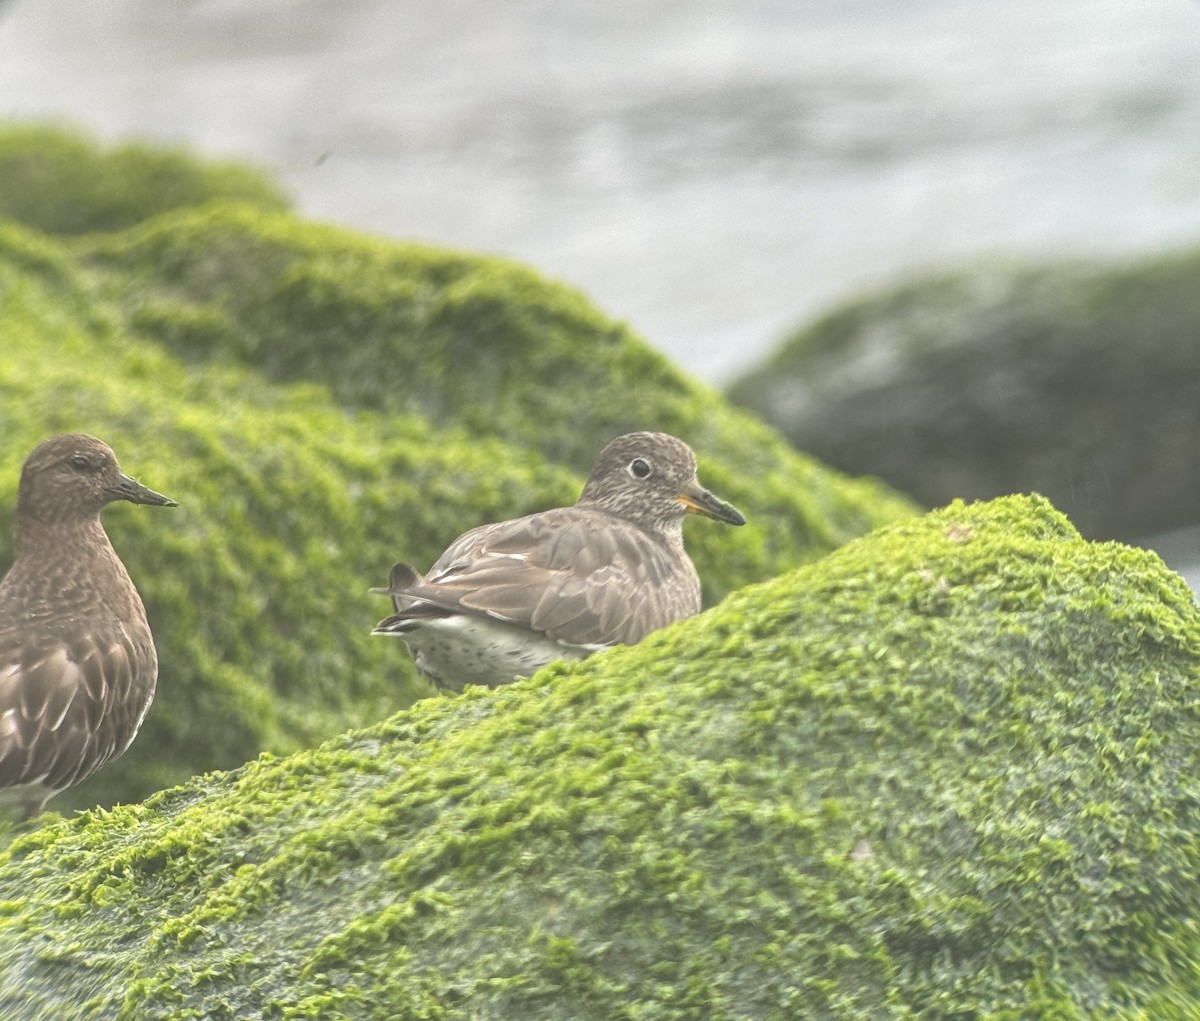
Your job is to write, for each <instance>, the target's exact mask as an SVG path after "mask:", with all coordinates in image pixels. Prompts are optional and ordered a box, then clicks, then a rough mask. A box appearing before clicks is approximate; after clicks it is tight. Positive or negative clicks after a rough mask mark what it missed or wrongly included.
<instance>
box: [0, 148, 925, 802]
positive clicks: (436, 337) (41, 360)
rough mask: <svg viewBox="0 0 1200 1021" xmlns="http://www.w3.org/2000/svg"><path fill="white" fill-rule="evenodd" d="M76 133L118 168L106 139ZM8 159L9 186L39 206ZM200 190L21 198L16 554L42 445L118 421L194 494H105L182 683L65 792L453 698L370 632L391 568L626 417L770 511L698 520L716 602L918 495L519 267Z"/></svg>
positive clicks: (0, 548) (124, 792)
mask: <svg viewBox="0 0 1200 1021" xmlns="http://www.w3.org/2000/svg"><path fill="white" fill-rule="evenodd" d="M35 137H36V138H41V137H42V135H40V134H37V133H35ZM72 144H74V143H72V142H71V141H70V139H67V140H66V141H64V142H63V145H64V146H67V147H69V146H70V145H72ZM7 145H8V147H9V150H10V153H11V151H12V150H13V149H14V143H13V141H12V137H11V136H9V137H8V141H7ZM3 148H4V143H3V136H2V135H0V150H3ZM43 148H44V146H43V147H41V148H39V147H38V146H31V147H30V150H31V155H30V159H33V158H34V156H36V155H37V154H38V153H40V152H41V151H42V149H43ZM128 151H129V152H134V151H136V150H128ZM89 154H91V155H90V156H89ZM76 157H77V159H78V161H80V162H81V163H82V164H84V165H85V166H84V169H86V170H87V171H88V174H86V175H85V176H90V177H96V178H100V177H104V176H105V175H106V174H108V173H109V172H110V170H111V164H110V159H111V154H106V153H105V152H104V151H102V150H93V149H89V148H87V147H82V148H79V150H78V152H77V153H76ZM129 158H130V159H131V160H132V159H133V157H132V156H131V157H129ZM173 158H174V157H173ZM89 159H90V160H91V163H90V164H88V160H89ZM146 159H147V160H148V161H149V162H150V163H151V164H152V165H153V164H154V161H155V160H156V159H157V157H156V156H155V155H154V154H153V153H151V154H149V155H147V156H146ZM3 167H4V164H3V162H2V161H0V194H2V195H6V196H8V198H9V201H10V206H9V208H10V209H23V208H28V207H29V206H30V205H31V203H30V202H28V201H27V202H25V203H24V204H22V203H21V202H20V201H18V199H19V197H20V194H19V193H21V192H22V188H25V187H27V186H26V185H25V184H23V182H24V181H25V180H26V178H25V177H22V176H21V175H14V176H10V177H8V178H5V177H4V172H3ZM196 167H197V168H198V169H195V173H196V174H198V175H201V176H203V168H202V166H201V165H199V164H197V165H196ZM82 172H83V171H82V170H81V173H82ZM137 179H138V175H137V174H130V175H129V176H128V178H127V179H126V180H137ZM112 187H114V188H115V187H116V184H115V183H114V184H113V185H112ZM234 191H235V192H236V189H234ZM200 197H201V198H203V200H204V203H203V204H202V205H200V206H194V205H191V204H188V203H184V204H183V205H184V206H185V207H186V208H179V209H176V210H174V211H172V212H168V213H162V214H160V213H159V207H158V204H157V199H156V197H155V196H154V195H153V194H150V195H148V196H147V197H146V198H145V201H146V203H147V205H146V207H145V208H142V209H140V210H137V209H134V210H133V211H131V212H130V213H129V215H128V217H126V219H127V220H128V222H131V223H136V224H137V226H135V227H132V228H130V229H128V230H125V231H121V232H116V233H96V232H93V233H91V234H89V235H88V236H87V237H84V238H76V239H67V240H62V239H57V238H52V237H50V236H48V235H47V234H45V233H44V232H43V231H42V230H40V229H38V230H35V229H33V228H31V227H30V226H28V225H21V224H18V223H16V222H5V221H3V220H0V352H2V355H0V436H3V444H0V570H3V569H4V568H5V567H7V564H8V563H9V561H10V559H11V545H10V544H11V534H12V523H13V510H14V506H15V499H16V486H17V479H18V474H19V469H20V464H21V461H22V460H23V459H24V457H25V456H26V455H27V454H28V452H29V451H30V450H31V449H32V448H33V447H34V446H35V445H36V443H37V442H38V441H40V440H41V439H43V438H44V437H45V436H47V435H49V434H51V433H54V432H61V431H72V430H83V431H89V432H93V433H96V434H97V435H99V436H101V437H103V438H104V439H106V440H107V441H108V442H110V443H111V444H112V445H113V446H114V448H115V449H116V451H117V453H118V455H119V456H120V457H121V459H122V462H123V464H124V465H125V467H126V468H127V469H128V470H130V471H131V472H134V473H136V474H139V475H141V476H142V477H143V479H144V480H145V481H146V482H147V484H151V485H153V486H154V487H155V488H157V489H159V490H160V491H162V492H166V493H169V494H170V495H171V496H173V497H175V498H176V499H177V500H178V501H179V502H180V507H179V508H177V509H176V510H173V511H171V512H170V513H169V514H159V515H150V514H145V513H139V511H138V509H137V508H133V507H128V506H117V507H113V508H111V509H110V510H109V511H107V512H106V521H107V524H108V528H109V531H110V534H111V535H112V538H113V541H114V544H115V545H116V547H117V549H118V551H119V552H120V553H121V555H122V556H123V558H124V560H125V561H126V563H127V565H128V566H129V569H130V571H131V573H132V575H133V577H134V579H135V581H136V583H137V584H138V587H139V589H140V590H141V592H142V595H143V597H144V599H145V601H146V604H147V608H148V611H149V615H150V620H151V624H152V626H153V628H154V631H155V635H156V638H157V640H158V645H159V652H160V662H161V676H160V684H159V694H158V698H157V701H156V703H155V705H154V707H153V708H152V710H151V712H150V715H149V717H148V718H147V722H146V725H145V727H144V728H143V731H142V734H141V736H140V737H139V738H138V740H137V742H135V744H134V746H133V748H132V749H131V750H130V751H129V752H128V753H127V754H126V755H125V756H124V757H123V758H122V759H121V760H119V761H118V762H117V763H114V764H113V765H111V766H109V767H107V768H106V769H105V770H103V771H102V772H100V773H99V774H97V776H96V777H95V778H93V780H91V781H89V782H88V783H87V784H85V785H83V786H81V787H80V788H78V789H77V790H75V791H72V792H69V793H68V794H65V795H63V796H62V797H60V798H58V799H56V800H55V801H54V802H52V803H51V805H52V807H55V808H58V809H59V810H62V811H65V810H69V809H70V808H71V807H74V806H92V805H96V804H111V803H112V802H113V801H114V800H130V799H138V798H141V797H144V796H145V795H146V794H148V793H150V792H151V791H153V790H157V789H160V788H162V787H164V786H168V785H171V784H174V783H177V782H179V781H180V780H183V779H185V778H186V777H188V776H190V775H192V774H193V773H197V772H204V771H206V770H211V769H217V768H229V767H232V766H236V765H239V764H241V763H243V762H245V761H246V760H247V759H250V758H253V757H254V756H256V755H257V754H258V753H259V752H260V751H265V750H269V751H273V752H276V753H285V752H289V751H294V750H297V749H299V748H302V747H306V746H311V745H313V744H316V743H318V742H319V741H321V740H324V739H326V738H329V737H332V736H333V735H335V734H337V733H340V732H341V731H343V730H346V729H347V728H349V727H354V726H357V727H361V726H364V725H366V724H368V723H371V722H374V721H377V720H380V719H383V718H384V717H386V716H388V715H390V714H391V713H392V712H394V711H395V710H396V709H398V708H400V707H402V706H404V705H407V704H409V703H411V702H412V701H413V700H414V699H415V698H417V697H419V696H420V695H423V694H427V693H428V692H429V689H428V687H427V686H425V684H424V683H423V682H421V681H419V679H418V678H417V677H416V676H415V674H414V672H413V669H412V665H411V660H410V658H409V657H408V656H407V655H406V654H405V653H404V651H403V650H402V649H401V648H399V647H398V644H397V643H394V642H387V641H382V640H380V639H378V638H372V637H370V635H369V634H368V632H369V629H370V627H371V625H372V624H374V622H375V621H376V620H378V619H379V617H381V616H382V615H383V613H384V612H385V611H386V608H387V605H388V604H387V601H386V600H384V599H381V598H380V597H378V596H371V595H369V594H368V593H367V589H368V588H369V587H370V586H372V585H378V584H381V583H383V582H384V581H385V580H386V577H387V571H388V569H389V568H390V566H391V565H392V563H394V562H395V561H396V560H406V561H410V562H412V563H414V564H418V565H421V566H425V565H428V564H429V563H431V562H432V561H433V560H434V559H435V558H436V556H437V555H438V554H439V553H440V552H441V550H442V549H443V548H444V547H445V546H446V545H447V543H448V542H449V541H450V540H451V539H452V538H454V536H455V535H457V534H458V533H459V532H461V531H463V530H465V529H467V528H469V527H472V526H474V525H477V524H480V523H482V522H484V521H489V520H497V519H499V518H504V517H509V516H512V515H516V514H522V513H527V512H530V511H532V510H535V509H537V508H539V507H545V506H551V505H554V504H559V503H566V502H570V501H572V500H573V499H574V498H575V496H576V495H577V494H578V491H579V487H580V485H581V484H582V477H583V474H584V473H585V472H586V469H587V468H588V467H589V466H590V462H591V460H592V459H593V458H594V457H595V454H596V453H597V452H598V451H599V449H600V447H601V446H602V445H603V443H604V442H606V441H607V440H608V439H609V438H611V436H612V435H615V434H616V433H617V432H619V431H621V430H622V429H624V428H630V427H637V428H669V429H672V430H674V431H677V432H679V433H680V434H681V435H682V436H684V437H685V438H686V439H688V440H689V441H691V442H692V443H693V445H694V446H695V447H696V449H697V450H698V452H699V454H700V460H701V472H702V474H703V477H704V478H705V480H706V481H707V482H708V483H709V484H710V485H711V486H712V487H713V488H714V489H717V490H719V491H720V492H721V493H722V494H723V495H725V496H727V497H728V498H729V499H731V500H733V501H734V502H736V503H737V504H738V505H739V506H740V507H742V509H743V510H745V511H746V513H747V514H748V515H749V516H750V518H751V524H750V525H748V526H747V527H746V528H744V529H737V530H735V529H722V528H717V527H705V524H707V523H697V524H695V525H689V527H688V542H689V547H690V548H691V549H692V551H693V554H694V557H695V559H696V561H697V564H698V566H699V568H700V571H701V574H702V576H703V578H704V582H705V598H706V600H707V601H708V603H710V604H711V603H714V602H716V601H718V600H719V599H720V598H722V597H723V596H724V595H725V594H726V593H728V592H730V591H732V590H733V589H735V588H737V587H739V586H741V585H744V584H746V583H747V582H750V581H755V580H760V579H763V578H766V577H769V576H770V575H771V574H773V573H775V572H776V571H778V570H782V569H785V568H787V567H789V566H794V565H796V564H799V563H802V562H805V561H809V560H812V559H814V558H816V557H818V556H820V555H822V554H823V553H824V552H827V551H828V550H829V549H831V548H833V547H835V546H836V545H838V544H840V543H842V542H845V541H846V540H847V539H849V538H851V537H853V536H855V535H859V534H862V533H863V532H865V531H867V530H868V529H870V528H872V527H874V526H876V525H878V524H880V523H882V522H884V521H888V520H894V519H895V518H896V517H899V516H902V515H906V514H908V513H910V512H911V508H910V506H909V505H908V504H907V502H906V501H904V500H902V499H900V498H898V497H896V496H895V495H894V494H892V493H890V492H889V491H888V490H886V489H885V488H884V487H882V486H880V485H878V484H875V483H871V482H858V481H851V480H848V479H846V478H844V477H842V476H839V475H837V474H836V473H833V472H830V471H828V470H826V469H824V468H822V467H821V466H820V465H818V464H817V463H815V462H814V461H812V460H810V459H808V458H805V457H803V456H798V455H796V454H794V453H792V452H791V451H790V449H789V448H788V446H787V444H786V443H785V442H784V441H783V440H782V439H781V438H779V437H778V436H777V435H776V434H774V433H772V432H771V431H770V430H769V429H768V428H767V427H765V426H763V425H762V424H761V423H759V422H757V421H756V420H755V419H753V418H752V417H751V416H749V415H747V414H745V413H742V412H738V411H735V410H732V409H731V408H730V407H729V406H728V405H726V404H725V403H724V402H723V401H722V400H721V399H720V398H719V397H718V396H717V395H716V394H715V393H713V392H712V391H711V390H708V389H706V388H704V387H701V386H698V385H697V384H695V383H693V382H691V381H689V380H688V379H687V378H686V377H684V376H682V375H681V374H680V373H679V372H678V371H677V370H675V369H674V368H672V367H671V366H670V365H669V364H668V363H667V362H666V361H665V360H664V359H662V358H661V357H659V356H658V355H656V354H654V353H653V352H652V351H650V350H649V349H648V348H647V347H646V346H645V345H644V344H643V343H642V342H641V341H639V340H638V339H637V338H635V337H633V336H632V335H631V334H630V333H629V332H628V331H627V330H626V329H624V328H623V327H620V326H618V325H616V324H614V323H612V322H611V321H609V320H607V319H605V317H604V316H602V315H601V314H600V313H599V312H597V311H596V310H595V309H593V308H591V307H590V306H589V305H588V304H587V302H586V301H584V299H583V298H581V297H580V296H579V295H578V294H575V293H574V292H572V291H569V290H568V289H567V288H565V287H562V286H560V285H556V284H551V283H547V282H546V281H544V280H541V279H540V278H538V277H536V276H535V275H534V274H532V273H530V272H529V271H527V270H524V269H522V268H521V267H519V266H515V265H512V264H510V263H505V262H502V261H498V260H492V259H487V258H480V257H476V256H470V255H466V254H462V253H448V252H444V251H439V250H436V249H431V248H426V247H421V246H415V245H397V244H392V243H388V242H384V241H380V240H377V239H371V238H366V237H362V236H361V235H356V234H353V233H350V232H346V231H339V230H334V229H332V228H328V227H321V226H316V225H313V224H309V223H306V222H304V221H302V220H300V219H298V218H296V217H293V216H291V215H289V214H286V213H280V212H277V211H275V210H273V209H272V208H270V204H269V203H267V204H263V203H260V204H259V205H258V206H257V207H251V206H249V205H247V204H246V203H245V202H243V201H239V202H237V203H234V204H229V203H222V202H220V201H218V200H219V199H221V198H222V194H221V193H220V189H219V188H218V187H217V186H216V185H214V186H213V189H210V190H208V191H205V190H203V189H201V190H200ZM234 197H235V198H244V196H238V195H236V194H235V195H234ZM126 198H127V199H128V200H129V201H130V202H134V200H135V198H136V189H133V188H132V186H131V190H130V193H129V194H128V195H126ZM60 200H61V201H62V202H64V203H67V204H70V203H71V202H72V201H75V199H74V198H73V197H72V194H71V193H70V192H67V193H66V194H63V195H61V196H60ZM89 201H90V200H89ZM52 214H53V215H52ZM54 215H57V214H54V211H53V210H51V211H50V212H49V213H47V214H46V216H45V217H43V218H39V217H33V216H31V217H29V219H32V220H34V221H35V226H38V227H44V226H45V220H46V219H51V220H52V219H53V218H54ZM406 302H407V304H406ZM482 309H487V310H488V312H487V314H486V315H485V314H484V313H483V312H482V311H481V310H482ZM435 370H436V371H435ZM439 373H441V376H439ZM439 378H440V379H441V383H439V382H438V379H439ZM622 394H624V395H626V396H627V398H628V399H627V400H626V401H624V402H622V400H621V396H622ZM514 395H516V396H514Z"/></svg>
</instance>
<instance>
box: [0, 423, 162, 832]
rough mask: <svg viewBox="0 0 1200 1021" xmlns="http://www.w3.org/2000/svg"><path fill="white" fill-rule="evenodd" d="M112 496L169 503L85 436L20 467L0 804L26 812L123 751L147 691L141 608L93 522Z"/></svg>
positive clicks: (1, 610)
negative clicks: (122, 469) (133, 476)
mask: <svg viewBox="0 0 1200 1021" xmlns="http://www.w3.org/2000/svg"><path fill="white" fill-rule="evenodd" d="M114 500H128V501H129V502H130V503H141V504H150V505H152V506H158V507H174V506H175V501H174V500H171V499H169V498H168V497H165V496H163V495H162V494H161V493H156V492H154V491H153V490H152V489H147V488H146V487H145V486H143V485H142V484H141V483H139V482H136V481H135V480H134V479H131V478H130V477H129V476H128V475H126V474H125V473H124V472H122V471H121V469H120V467H119V466H118V465H117V458H116V455H114V454H113V452H112V450H111V449H110V448H109V447H108V446H107V444H105V443H102V442H101V441H100V440H98V439H96V438H95V437H94V436H87V435H84V434H82V433H73V434H69V435H65V436H55V437H52V438H51V439H48V440H46V441H44V442H43V443H41V444H39V445H38V447H37V448H36V449H35V450H34V451H33V453H32V454H30V455H29V457H28V459H26V461H25V465H24V467H23V468H22V469H21V481H20V485H19V488H18V491H17V523H16V534H15V540H16V557H15V559H14V561H13V565H12V567H11V568H10V569H9V571H8V573H7V574H6V575H5V576H4V579H3V581H0V805H5V806H9V807H12V806H15V807H16V808H17V809H18V811H19V812H20V813H21V814H22V815H23V816H24V817H25V818H28V817H30V816H32V815H36V814H37V813H38V812H40V811H41V809H42V806H43V805H44V804H45V803H46V801H47V800H48V799H49V798H51V797H52V796H53V795H55V794H57V793H59V792H60V791H62V790H64V789H65V788H67V787H70V786H72V785H74V784H77V783H79V782H80V781H81V780H83V779H84V778H85V777H87V776H88V775H90V774H91V773H92V772H94V771H95V770H96V769H99V768H100V767H101V766H103V765H104V764H105V763H106V762H108V761H109V760H111V759H114V758H116V757H117V756H118V755H120V754H121V753H122V752H123V751H125V749H126V748H128V747H129V743H130V742H131V741H132V740H133V738H134V736H135V735H136V734H137V732H138V728H139V727H140V726H141V723H142V720H143V718H144V717H145V715H146V710H147V709H148V708H149V707H150V702H151V700H152V699H153V698H154V687H155V683H156V681H157V678H158V657H157V654H156V653H155V650H154V640H153V639H152V637H151V635H150V626H149V624H148V623H147V622H146V611H145V608H144V607H143V606H142V600H141V598H140V597H139V596H138V593H137V589H136V588H134V586H133V582H132V581H130V579H129V574H128V573H127V572H126V570H125V566H124V564H122V563H121V561H120V559H119V558H118V557H117V554H116V552H115V551H114V550H113V548H112V544H111V543H110V542H109V541H108V535H107V534H106V533H105V531H104V526H103V525H101V523H100V511H101V510H102V509H103V508H104V506H105V505H106V504H108V503H111V502H112V501H114Z"/></svg>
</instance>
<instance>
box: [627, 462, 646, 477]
mask: <svg viewBox="0 0 1200 1021" xmlns="http://www.w3.org/2000/svg"><path fill="white" fill-rule="evenodd" d="M629 474H630V475H632V476H633V477H634V478H635V479H644V478H645V477H646V476H647V475H649V474H650V465H648V464H647V463H646V462H645V461H643V460H642V459H641V458H640V457H635V458H634V459H633V460H632V461H630V462H629Z"/></svg>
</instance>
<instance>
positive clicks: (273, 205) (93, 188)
mask: <svg viewBox="0 0 1200 1021" xmlns="http://www.w3.org/2000/svg"><path fill="white" fill-rule="evenodd" d="M0 185H2V187H0V217H2V218H7V219H11V220H17V221H18V222H20V223H25V224H28V225H29V226H31V227H35V228H37V229H38V230H42V231H45V232H46V233H47V234H65V235H72V234H86V233H88V232H90V231H109V230H121V229H123V228H125V227H130V226H132V225H133V224H135V223H140V222H141V221H143V220H146V219H148V218H149V217H152V216H155V215H157V214H159V213H165V212H166V211H167V210H169V209H178V208H180V207H184V206H195V205H199V204H201V203H203V202H207V201H209V200H210V199H215V198H221V199H225V200H231V199H236V200H239V201H243V202H252V203H254V204H255V205H257V206H260V207H262V208H264V209H278V210H283V209H286V208H287V207H288V200H287V199H286V198H285V197H284V195H283V193H282V192H281V191H280V190H279V188H277V187H276V186H275V185H274V184H272V183H271V182H270V181H269V180H268V179H267V178H265V177H264V176H262V175H261V174H259V173H256V172H255V171H253V170H251V169H249V168H247V167H243V166H239V165H236V164H214V163H202V162H200V161H198V160H196V159H195V158H194V157H192V156H190V155H188V154H187V153H186V152H183V151H181V150H170V149H158V148H151V147H149V146H145V145H139V144H136V143H131V144H127V145H122V146H118V147H116V148H113V149H102V148H100V147H99V146H97V145H96V144H94V143H93V142H90V141H88V140H86V139H83V138H81V137H79V136H77V135H73V134H69V133H67V132H65V131H61V130H57V129H55V128H49V127H43V126H41V125H8V126H0Z"/></svg>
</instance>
